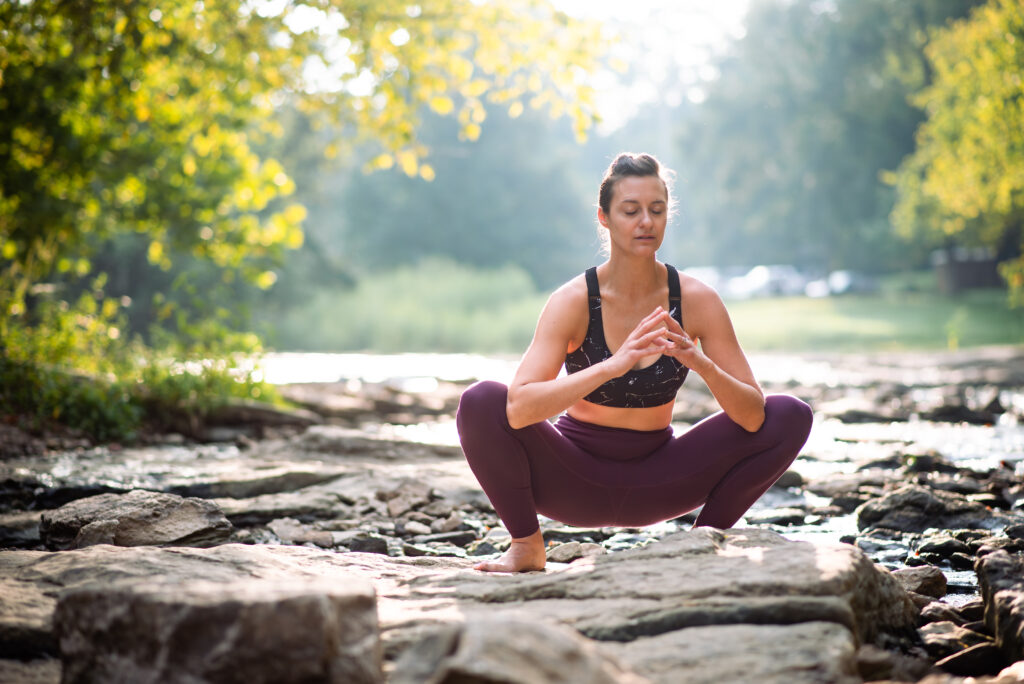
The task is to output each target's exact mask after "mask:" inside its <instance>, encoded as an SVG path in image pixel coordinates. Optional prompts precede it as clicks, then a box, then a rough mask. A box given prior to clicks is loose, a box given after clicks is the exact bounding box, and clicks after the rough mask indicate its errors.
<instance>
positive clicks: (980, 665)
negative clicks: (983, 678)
mask: <svg viewBox="0 0 1024 684" xmlns="http://www.w3.org/2000/svg"><path fill="white" fill-rule="evenodd" d="M1004 664H1005V663H1004V662H1003V657H1002V654H1001V653H1000V652H999V648H998V647H996V645H995V644H992V643H981V644H976V645H974V646H971V647H970V648H965V649H964V650H962V651H959V652H957V653H954V654H952V655H948V656H946V657H945V658H943V659H941V660H939V661H938V662H936V663H935V666H936V667H938V668H941V669H943V670H945V671H946V672H948V673H950V674H954V675H960V676H961V677H970V676H975V675H990V674H996V673H997V672H999V671H1000V670H1001V669H1002V667H1003V665H1004Z"/></svg>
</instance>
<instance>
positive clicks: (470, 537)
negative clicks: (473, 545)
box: [413, 530, 476, 546]
mask: <svg viewBox="0 0 1024 684" xmlns="http://www.w3.org/2000/svg"><path fill="white" fill-rule="evenodd" d="M475 540H476V532H473V531H472V530H465V531H463V532H441V533H440V534H425V535H423V536H422V537H413V541H414V542H416V543H417V544H427V543H430V542H441V543H444V544H453V545H454V546H466V545H467V544H469V543H470V542H473V541H475Z"/></svg>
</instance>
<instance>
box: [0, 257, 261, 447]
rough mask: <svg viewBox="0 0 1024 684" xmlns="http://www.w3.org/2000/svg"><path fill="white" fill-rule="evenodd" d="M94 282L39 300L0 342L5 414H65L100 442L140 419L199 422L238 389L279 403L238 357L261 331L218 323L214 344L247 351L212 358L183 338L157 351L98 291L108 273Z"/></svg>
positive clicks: (131, 429) (133, 428)
mask: <svg viewBox="0 0 1024 684" xmlns="http://www.w3.org/2000/svg"><path fill="white" fill-rule="evenodd" d="M92 285H93V288H94V289H93V290H92V291H90V292H86V293H83V294H82V295H81V297H80V298H79V300H78V301H77V302H75V303H74V304H71V305H69V304H68V303H67V302H65V301H61V300H56V299H52V298H44V299H42V300H41V301H38V302H36V303H35V305H34V306H33V307H32V311H33V315H34V318H35V320H34V321H33V325H31V326H25V325H20V324H15V325H12V326H11V327H10V329H9V333H8V335H7V337H5V338H4V340H3V346H2V348H0V352H2V353H0V386H2V387H3V388H4V391H3V393H2V394H0V413H5V414H14V415H21V416H25V417H27V418H28V419H30V421H31V422H32V427H34V428H36V429H41V428H44V427H46V426H47V425H49V424H52V423H58V422H59V423H61V424H63V425H66V426H69V427H72V428H76V429H79V430H83V431H84V432H86V433H88V434H89V435H91V436H92V437H93V438H94V439H97V440H113V439H117V440H125V439H133V438H135V437H136V436H137V435H138V433H139V431H140V430H141V429H143V427H147V428H163V429H166V428H169V427H170V428H175V427H177V426H176V425H172V423H173V422H175V421H191V422H195V421H200V420H201V419H202V417H203V416H204V415H205V414H206V413H207V412H208V411H210V410H212V409H214V408H216V407H218V406H220V405H222V404H224V403H225V402H227V401H229V400H230V399H231V398H232V397H242V398H247V399H263V400H270V401H280V399H279V397H278V396H277V394H276V392H275V390H274V389H273V388H272V387H270V386H269V385H266V384H265V383H263V382H261V381H259V380H257V379H256V378H255V377H254V375H253V374H252V373H251V371H250V370H249V369H248V367H246V366H245V365H243V364H242V363H241V362H240V361H238V359H241V358H244V359H251V358H252V357H253V355H254V354H256V353H258V351H259V347H258V345H257V343H256V339H255V336H253V335H251V334H250V335H241V336H238V337H236V338H235V339H228V340H224V339H222V338H221V337H220V336H219V335H220V332H221V331H220V330H218V331H217V332H218V337H217V339H216V341H215V342H214V343H213V345H214V350H215V351H217V352H221V351H223V350H224V349H225V348H231V349H237V350H243V349H244V350H245V351H246V353H245V354H244V355H234V356H220V357H218V358H210V355H209V352H210V350H209V349H206V350H204V349H203V348H202V347H201V346H197V345H195V344H194V343H192V344H190V346H189V347H188V348H184V347H183V346H182V345H181V343H180V341H178V340H175V341H174V342H173V343H167V342H166V341H165V343H164V344H161V352H159V353H158V352H156V351H155V350H154V349H153V348H151V347H148V346H145V345H143V344H141V343H140V342H139V340H138V339H137V338H136V339H131V340H129V339H127V338H126V337H124V336H122V333H121V331H122V330H123V329H124V316H123V311H122V309H121V307H120V306H119V304H118V302H117V300H116V299H112V298H105V297H104V296H103V293H102V292H101V291H99V290H101V289H102V287H103V286H104V278H103V277H100V278H98V279H97V280H96V281H95V282H94V283H93V284H92ZM98 301H101V302H103V304H102V305H101V306H100V307H99V308H98V309H97V308H96V307H97V305H96V302H98ZM201 337H202V336H201V335H200V334H196V335H194V336H193V339H200V338H201ZM204 352H205V353H204Z"/></svg>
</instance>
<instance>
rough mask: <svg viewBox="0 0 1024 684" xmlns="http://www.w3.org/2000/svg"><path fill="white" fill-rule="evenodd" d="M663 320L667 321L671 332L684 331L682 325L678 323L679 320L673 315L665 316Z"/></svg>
mask: <svg viewBox="0 0 1024 684" xmlns="http://www.w3.org/2000/svg"><path fill="white" fill-rule="evenodd" d="M665 320H666V321H667V322H668V328H669V330H671V331H672V332H678V333H682V332H685V331H684V330H683V326H681V325H679V321H677V320H676V319H675V317H673V316H671V315H669V316H665Z"/></svg>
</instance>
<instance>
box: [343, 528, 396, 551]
mask: <svg viewBox="0 0 1024 684" xmlns="http://www.w3.org/2000/svg"><path fill="white" fill-rule="evenodd" d="M331 534H332V535H333V539H334V544H335V545H336V546H344V547H345V548H347V549H349V550H350V551H359V552H363V553H382V554H384V555H387V553H388V540H387V538H386V537H383V536H381V535H379V534H375V533H373V532H366V531H364V530H350V531H348V532H332V533H331Z"/></svg>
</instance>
